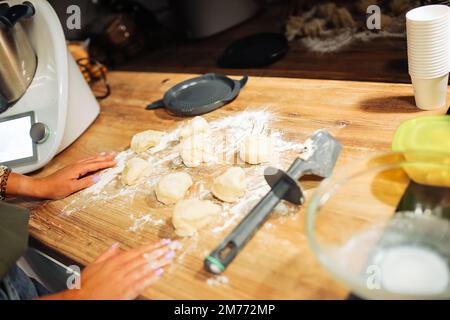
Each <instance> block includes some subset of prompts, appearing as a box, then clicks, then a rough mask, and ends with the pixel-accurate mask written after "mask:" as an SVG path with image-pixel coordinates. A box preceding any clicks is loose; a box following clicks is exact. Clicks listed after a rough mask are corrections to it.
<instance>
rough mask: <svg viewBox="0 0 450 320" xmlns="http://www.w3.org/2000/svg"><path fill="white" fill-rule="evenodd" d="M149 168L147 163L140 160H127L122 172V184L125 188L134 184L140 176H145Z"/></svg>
mask: <svg viewBox="0 0 450 320" xmlns="http://www.w3.org/2000/svg"><path fill="white" fill-rule="evenodd" d="M149 168H150V165H149V163H148V162H147V161H145V160H143V159H141V158H132V159H130V160H128V161H127V163H126V164H125V168H124V169H123V171H122V184H123V185H125V186H126V185H128V186H130V185H133V184H136V183H137V182H138V181H139V179H140V178H141V177H142V176H145V175H146V173H147V170H148V169H149Z"/></svg>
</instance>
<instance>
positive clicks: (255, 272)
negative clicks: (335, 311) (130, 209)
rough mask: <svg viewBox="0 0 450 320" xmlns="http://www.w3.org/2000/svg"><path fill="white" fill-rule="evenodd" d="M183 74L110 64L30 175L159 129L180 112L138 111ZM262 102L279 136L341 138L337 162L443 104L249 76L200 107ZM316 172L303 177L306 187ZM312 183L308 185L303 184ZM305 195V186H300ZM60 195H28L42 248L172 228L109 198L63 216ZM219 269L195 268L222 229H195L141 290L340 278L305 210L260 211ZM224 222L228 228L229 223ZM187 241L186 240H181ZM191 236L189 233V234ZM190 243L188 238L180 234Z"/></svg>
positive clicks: (327, 294)
mask: <svg viewBox="0 0 450 320" xmlns="http://www.w3.org/2000/svg"><path fill="white" fill-rule="evenodd" d="M190 76H191V75H186V74H169V73H131V72H112V73H111V74H110V82H111V86H112V95H111V97H110V98H108V99H107V100H105V101H103V102H102V103H101V114H100V116H99V118H98V119H97V120H96V121H95V123H94V124H93V125H92V126H91V127H90V128H89V129H88V130H87V131H86V132H85V133H84V134H83V135H82V136H81V137H80V138H79V139H78V140H77V141H76V142H75V143H74V144H73V145H71V146H70V147H69V148H67V149H66V150H65V151H64V152H62V153H61V154H59V155H58V156H57V157H56V158H55V159H54V160H52V161H51V162H50V163H49V164H48V165H47V166H46V167H45V168H44V169H43V170H41V171H40V172H38V173H36V174H37V175H39V176H42V175H46V174H49V173H51V172H53V171H54V170H56V169H59V168H61V167H63V166H64V165H67V164H69V163H71V162H73V161H74V160H77V159H80V158H83V157H87V156H89V155H93V154H96V153H99V152H102V151H110V150H114V151H122V150H125V149H127V148H128V146H129V142H130V139H131V137H132V136H133V135H134V134H135V133H137V132H140V131H143V130H146V129H156V130H158V129H159V130H168V129H170V128H175V127H176V125H177V124H178V123H179V122H180V121H183V120H184V119H181V118H177V117H174V116H171V115H169V114H168V113H167V112H166V111H165V110H163V109H159V110H156V111H146V110H144V107H145V105H146V104H147V103H148V102H150V101H153V100H156V99H159V98H160V97H161V96H162V95H163V93H164V92H165V91H166V90H167V89H169V88H170V87H171V86H172V85H174V84H176V83H177V82H179V81H181V80H184V79H187V78H189V77H190ZM263 106H264V107H266V108H268V110H270V111H271V112H273V113H275V114H276V115H277V118H278V119H279V121H277V122H276V126H277V127H279V128H282V129H283V130H284V131H285V132H287V137H289V138H290V139H293V140H297V141H303V140H304V139H305V138H306V137H308V136H309V135H310V134H311V133H312V132H313V131H315V130H317V129H320V128H327V129H329V130H330V131H331V132H332V133H333V134H335V135H336V137H337V138H338V139H339V140H340V141H341V142H342V144H343V145H344V151H343V153H342V155H341V157H340V159H339V162H338V164H337V167H336V170H339V168H340V167H342V166H344V165H345V164H347V163H349V162H350V161H353V160H356V159H361V158H364V157H367V156H369V155H370V154H372V153H379V152H383V151H388V150H389V149H390V142H391V139H392V136H393V133H394V131H395V129H396V127H397V126H398V125H399V124H400V123H401V122H402V121H404V120H407V119H410V118H413V117H417V116H419V115H425V114H444V113H445V111H446V110H445V109H443V110H439V111H433V112H423V111H420V110H419V109H417V108H416V107H415V105H414V99H413V92H412V88H411V86H410V85H404V84H391V83H369V82H349V81H326V80H303V79H284V78H258V77H251V78H250V79H249V82H248V84H247V86H246V87H245V89H244V90H243V91H242V92H241V94H240V96H239V97H238V98H237V99H236V100H235V101H233V102H232V103H231V104H229V105H227V106H225V107H224V108H222V109H220V110H217V111H215V112H212V113H210V114H208V115H206V116H205V118H207V119H208V120H212V119H218V118H221V117H223V116H227V115H231V114H234V113H236V112H238V111H241V110H244V109H246V108H260V107H263ZM317 184H318V181H312V182H310V183H309V186H310V187H311V188H312V189H313V188H314V187H315V186H317ZM312 189H311V191H312ZM308 194H309V195H310V194H311V193H308ZM68 201H69V200H68V199H66V200H62V201H56V202H45V203H37V204H36V203H34V204H33V205H35V208H34V209H33V211H32V217H31V221H30V233H31V235H32V236H33V237H34V238H36V239H37V240H39V241H40V242H42V243H43V244H44V245H46V246H48V247H49V248H51V249H54V250H55V251H57V252H59V253H61V254H63V255H65V256H67V257H69V258H71V259H73V260H74V261H75V262H77V263H80V264H87V263H90V262H92V261H94V259H95V258H96V257H97V256H98V255H99V254H100V253H101V252H103V251H104V250H105V249H106V248H107V247H109V246H110V245H111V244H112V243H113V242H115V241H119V242H120V243H121V244H122V246H123V248H129V247H135V246H138V245H141V244H146V243H149V242H153V241H157V240H159V239H160V238H163V237H171V236H173V230H172V229H173V228H172V227H171V225H170V217H167V221H166V223H164V224H163V225H162V226H156V225H154V226H152V225H149V226H146V227H145V228H143V229H142V230H139V231H138V232H130V231H129V227H130V223H131V222H130V219H129V217H128V213H127V209H126V208H120V207H117V206H114V204H113V203H110V204H109V203H106V204H102V206H101V207H99V208H96V209H95V210H94V209H90V210H81V211H79V212H76V213H73V214H71V215H69V216H62V215H61V212H62V211H61V210H62V208H64V206H65V205H66V204H67V203H68ZM269 222H270V224H271V225H272V227H271V228H262V229H261V230H260V231H259V232H258V233H257V234H256V236H255V237H254V238H253V239H252V240H251V241H250V243H249V244H248V245H247V247H246V248H245V249H244V250H243V251H242V252H241V253H240V255H239V256H238V257H237V258H236V260H235V261H234V262H233V264H232V265H231V266H230V267H229V268H228V270H227V271H226V273H225V276H226V277H227V279H228V283H223V282H221V281H220V280H217V279H214V278H213V277H212V276H211V275H210V274H208V273H207V272H206V271H204V270H203V255H204V254H205V253H206V252H207V251H209V250H211V249H213V248H214V247H215V246H216V245H217V244H218V243H219V241H220V240H221V239H222V238H223V236H224V235H225V234H226V233H225V234H221V235H219V236H218V235H215V236H212V235H202V236H201V237H199V238H198V239H197V240H195V241H197V242H198V246H197V247H196V249H195V250H191V251H190V252H188V253H187V254H186V255H185V256H184V257H183V263H182V264H181V265H180V266H178V267H177V268H173V269H172V270H169V272H167V273H166V274H165V275H164V277H163V278H162V279H161V280H160V281H159V282H158V283H157V284H156V285H154V286H153V287H151V288H149V289H148V290H147V291H146V292H145V293H144V294H143V296H144V297H145V298H152V299H201V298H204V299H215V298H217V299H220V298H223V299H334V298H338V299H339V298H345V297H346V296H347V295H348V289H346V288H344V287H342V286H341V285H339V284H338V283H337V282H336V281H334V280H333V279H332V278H331V277H330V275H329V274H328V273H327V272H326V271H325V270H324V269H323V268H322V267H320V265H319V264H318V262H317V260H316V259H315V257H314V255H313V253H312V251H311V249H310V247H309V245H308V241H307V238H306V235H305V209H304V207H302V208H300V209H299V210H298V213H297V218H296V219H280V217H277V216H274V217H271V218H270V220H269ZM229 230H230V229H228V231H229ZM183 241H189V240H183ZM192 241H194V240H192ZM184 244H185V245H187V246H189V243H188V242H184Z"/></svg>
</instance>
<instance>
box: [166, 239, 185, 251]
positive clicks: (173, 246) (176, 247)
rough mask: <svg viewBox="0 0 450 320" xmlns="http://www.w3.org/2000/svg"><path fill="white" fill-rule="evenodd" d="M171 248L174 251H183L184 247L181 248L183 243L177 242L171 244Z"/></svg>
mask: <svg viewBox="0 0 450 320" xmlns="http://www.w3.org/2000/svg"><path fill="white" fill-rule="evenodd" d="M169 247H170V249H172V250H179V249H181V247H182V246H181V243H180V242H179V241H177V240H175V241H173V242H172V243H170V246H169Z"/></svg>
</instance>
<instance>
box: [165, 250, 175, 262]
mask: <svg viewBox="0 0 450 320" xmlns="http://www.w3.org/2000/svg"><path fill="white" fill-rule="evenodd" d="M173 257H175V252H174V251H169V252H167V253H166V255H165V256H164V259H167V260H170V259H173Z"/></svg>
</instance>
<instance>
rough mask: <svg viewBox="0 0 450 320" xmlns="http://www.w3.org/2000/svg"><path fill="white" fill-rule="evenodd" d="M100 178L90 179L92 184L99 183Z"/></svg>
mask: <svg viewBox="0 0 450 320" xmlns="http://www.w3.org/2000/svg"><path fill="white" fill-rule="evenodd" d="M100 179H101V178H100V176H93V177H92V182H94V183H98V182H99V181H100Z"/></svg>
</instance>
